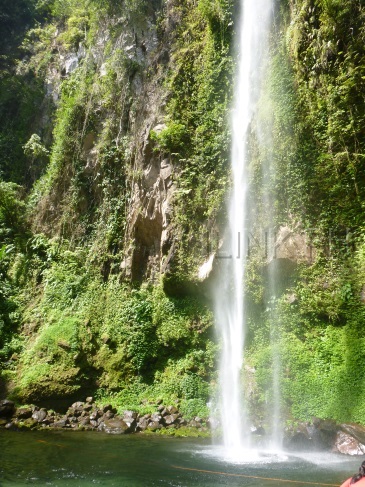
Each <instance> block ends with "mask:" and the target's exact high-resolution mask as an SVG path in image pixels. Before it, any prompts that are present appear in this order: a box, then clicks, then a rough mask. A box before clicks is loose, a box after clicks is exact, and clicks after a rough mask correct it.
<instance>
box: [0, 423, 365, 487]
mask: <svg viewBox="0 0 365 487" xmlns="http://www.w3.org/2000/svg"><path fill="white" fill-rule="evenodd" d="M209 441H210V440H202V439H188V438H173V437H163V436H159V435H125V436H112V435H106V434H104V433H100V434H99V433H98V434H97V433H95V432H65V431H57V432H56V431H29V432H26V433H24V432H20V433H19V432H16V431H4V430H0V445H1V448H0V486H1V487H10V486H11V487H23V486H26V485H28V486H29V485H34V486H37V487H39V486H46V485H49V486H57V487H69V486H70V487H73V486H75V487H86V486H87V487H89V486H90V485H98V486H105V487H109V486H118V487H154V486H169V487H190V486H199V487H215V486H217V487H218V486H230V487H238V486H240V487H242V486H244V487H279V486H280V485H286V486H287V487H295V486H297V485H300V482H305V483H306V484H308V483H309V484H310V483H312V485H313V486H315V485H318V484H319V483H325V484H332V485H334V486H336V485H340V484H341V482H342V481H343V480H344V479H345V478H348V477H349V476H350V475H352V474H354V473H355V472H357V470H358V467H359V464H360V463H361V461H360V460H359V458H351V457H344V456H341V455H334V454H321V455H318V453H312V454H310V453H308V454H298V455H295V454H290V455H283V454H281V455H276V456H274V455H264V454H263V455H262V456H261V458H260V461H259V462H257V461H255V462H251V463H250V462H242V463H237V464H233V463H230V462H226V461H225V460H224V459H222V458H221V457H219V456H217V451H216V449H215V448H213V447H212V446H211V445H210V444H209ZM278 479H280V481H279V480H278ZM282 481H283V482H282ZM291 481H292V482H291Z"/></svg>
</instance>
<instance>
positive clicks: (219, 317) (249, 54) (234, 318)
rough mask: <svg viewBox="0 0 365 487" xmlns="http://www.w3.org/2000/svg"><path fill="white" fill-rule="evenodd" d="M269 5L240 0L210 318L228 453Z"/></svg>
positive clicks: (234, 445) (244, 438)
mask: <svg viewBox="0 0 365 487" xmlns="http://www.w3.org/2000/svg"><path fill="white" fill-rule="evenodd" d="M271 14H272V0H241V14H240V21H239V26H238V35H237V49H238V69H237V74H236V80H235V87H234V105H233V110H232V119H231V124H232V149H231V167H232V180H233V187H232V193H231V199H230V204H229V222H228V223H229V224H228V228H227V231H226V235H225V239H224V241H225V243H224V248H225V250H226V252H225V253H223V252H221V253H220V255H218V257H221V259H220V280H219V282H218V283H217V285H216V289H215V318H216V323H217V328H218V331H219V334H220V337H221V340H222V352H221V360H220V371H219V372H220V373H219V383H220V392H221V404H220V410H221V425H222V429H223V441H224V447H225V449H226V450H227V451H232V452H235V455H237V452H240V451H243V450H245V449H248V448H249V447H250V439H249V436H250V435H249V434H247V433H248V418H247V408H246V406H245V400H244V397H243V393H242V388H241V369H242V365H243V348H244V339H245V327H246V323H245V321H246V320H245V307H244V274H245V262H246V256H247V251H248V237H249V229H248V228H247V222H248V216H249V215H248V214H249V208H250V202H249V201H247V199H248V198H247V194H248V184H249V175H248V163H249V161H248V153H247V145H248V138H249V133H250V124H251V121H252V117H253V115H254V112H255V107H256V104H257V100H258V96H259V93H260V84H261V78H262V62H263V59H264V54H265V52H266V50H267V41H268V33H269V29H270V23H271Z"/></svg>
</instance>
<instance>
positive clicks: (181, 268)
mask: <svg viewBox="0 0 365 487" xmlns="http://www.w3.org/2000/svg"><path fill="white" fill-rule="evenodd" d="M115 3H116V2H105V1H100V0H83V1H79V0H78V1H76V0H67V1H62V0H39V1H31V0H17V1H14V2H11V3H10V4H8V5H6V8H5V10H4V12H3V13H2V14H1V16H0V33H1V34H2V37H3V38H8V39H9V43H8V44H5V45H4V48H1V49H2V50H1V52H0V56H1V57H0V63H1V67H2V74H1V76H0V114H1V116H2V117H1V118H2V120H4V124H3V125H2V127H1V128H0V154H1V158H0V176H1V178H2V179H1V183H0V274H1V285H0V366H1V382H2V384H3V385H4V387H5V383H6V385H7V387H9V390H10V392H11V394H12V395H13V397H15V398H17V399H18V400H19V401H27V402H30V401H35V402H37V401H43V400H46V399H50V398H51V399H57V398H63V397H66V398H71V397H72V398H73V397H75V398H82V397H80V396H84V395H86V394H87V393H89V392H92V393H95V394H96V396H97V398H98V400H99V401H108V402H111V403H112V404H113V405H115V406H116V407H117V408H120V409H123V408H124V409H125V408H131V409H138V410H139V411H141V412H149V411H150V410H152V409H153V407H154V404H155V403H156V401H157V400H159V399H162V400H163V401H164V402H166V403H167V402H173V401H177V400H180V406H179V407H180V409H181V411H182V412H183V413H184V415H185V416H186V417H189V416H190V417H193V416H194V415H200V416H206V415H207V414H208V411H207V407H206V403H207V401H208V398H209V397H210V395H211V394H214V391H215V384H216V358H217V350H218V348H219V345H218V344H216V342H215V339H214V337H213V331H212V321H213V320H212V315H211V312H210V310H209V303H208V302H206V301H205V299H204V298H203V297H202V295H203V294H204V293H203V292H200V291H201V288H200V287H199V283H198V280H197V269H198V266H199V265H201V264H202V263H203V261H204V257H205V256H206V253H207V243H208V241H209V238H210V239H211V235H212V234H219V229H220V228H223V225H224V223H225V220H226V215H225V204H224V203H225V198H226V196H227V191H228V189H229V184H230V175H229V165H228V158H229V144H230V133H229V123H228V111H229V107H230V102H231V98H232V77H233V72H234V60H233V59H234V56H233V37H234V27H235V23H234V20H235V13H236V12H235V6H236V2H234V1H233V0H209V1H208V0H199V1H192V0H184V1H170V2H168V3H167V2H162V1H161V2H160V1H157V0H156V1H153V2H146V1H144V0H124V1H123V2H119V3H118V5H115ZM364 16H365V11H364V8H363V6H362V5H361V2H360V1H359V0H346V1H343V2H339V1H337V0H296V1H294V2H290V5H289V4H288V2H284V1H283V2H280V8H278V10H277V12H276V19H275V22H276V23H277V28H276V29H273V32H272V39H271V56H270V61H269V67H268V76H267V83H265V89H264V91H263V94H262V98H261V100H260V102H259V108H258V112H257V117H256V119H255V120H254V121H253V124H252V140H251V143H250V155H251V169H252V185H251V188H252V190H251V193H252V198H253V200H255V202H256V204H255V210H254V211H253V213H252V215H253V216H252V220H254V221H255V225H253V230H254V231H257V232H258V231H259V227H261V228H262V227H265V226H267V225H269V224H271V223H272V222H273V221H274V223H275V226H276V228H279V227H280V226H283V225H288V226H290V227H291V228H295V229H296V232H297V233H300V232H306V234H307V235H308V236H310V238H311V240H312V243H313V246H314V248H315V251H314V255H313V257H314V258H313V262H311V263H310V264H308V263H302V264H300V265H297V266H296V269H295V272H294V273H293V272H292V271H293V269H292V267H293V266H291V267H290V266H289V267H288V270H287V271H286V272H287V273H288V276H289V277H288V276H287V277H288V278H287V279H285V280H283V279H282V281H283V282H281V283H279V284H280V285H276V287H275V286H274V287H273V286H272V283H271V284H270V276H268V271H267V266H266V263H265V259H263V256H262V251H261V250H262V249H256V250H255V249H253V251H252V252H251V254H250V259H249V262H248V266H247V276H248V279H247V305H248V308H247V309H248V314H249V324H250V326H249V333H248V340H247V346H248V352H247V364H248V365H249V366H251V367H255V373H253V372H252V368H250V369H249V370H250V371H251V372H250V374H251V375H250V377H249V383H250V388H251V403H252V408H253V409H254V411H255V413H256V415H257V416H260V417H261V419H262V420H263V421H265V414H266V413H265V410H266V408H267V404H270V401H271V400H272V391H271V386H270V384H271V379H272V377H271V375H272V374H271V371H272V369H273V367H272V356H273V351H278V354H279V357H280V383H281V389H282V391H283V396H282V403H283V411H284V413H285V418H286V419H308V418H310V417H311V416H313V415H316V416H319V417H323V418H324V417H331V418H334V419H336V420H340V421H342V420H346V421H350V420H351V421H358V422H360V423H364V424H365V411H364V406H363V404H365V398H364V397H363V393H362V387H361V386H362V383H363V379H362V377H363V375H364V373H363V372H364V369H365V362H364V357H363V353H362V349H363V341H364V338H365V332H364V326H363V322H364V318H365V316H364V309H365V308H364V304H363V301H364V285H365V241H364V230H365V222H364V218H363V204H364V203H363V202H364V200H365V194H364V188H365V184H364V183H365V181H364V177H365V169H364V168H365V166H364V157H365V147H364V144H365V139H364V137H363V126H364V125H365V112H364V107H365V103H364V94H363V93H364V79H365V73H364V69H365V48H364V46H365V42H364V41H365V27H364V25H365V23H364V20H365V18H364ZM9 32H12V33H13V35H12V36H11V38H10V36H9ZM45 85H46V88H45ZM46 91H47V93H46ZM156 100H158V105H161V106H155V105H156V103H157V101H156ZM162 122H163V124H162ZM259 122H261V123H262V122H264V123H263V124H262V125H261V129H262V130H263V132H262V133H264V136H265V137H266V139H267V140H268V141H269V142H267V143H266V144H263V143H262V140H261V141H260V140H259V139H260V138H259V137H256V136H255V126H256V125H257V124H258V123H259ZM158 125H160V128H159V129H158V130H157V129H156V130H153V129H154V128H156V126H158ZM262 133H261V138H262ZM166 160H167V161H168V162H169V164H171V166H172V167H173V174H172V176H171V184H173V185H174V186H175V191H174V196H173V200H172V201H171V202H170V204H171V206H172V210H171V213H170V214H169V218H170V219H171V221H169V223H170V227H169V239H167V242H168V244H166V246H167V250H166V249H165V250H164V249H163V250H162V253H161V254H159V255H158V256H157V258H156V259H155V261H154V263H152V264H151V262H152V260H153V259H150V260H148V259H147V260H146V261H147V262H148V265H149V266H150V267H149V268H148V272H147V270H146V269H144V268H143V269H142V268H141V269H140V270H139V271H138V273H136V274H138V278H135V279H134V281H135V282H132V281H133V273H132V281H131V279H130V277H131V276H130V275H128V274H127V273H126V272H125V267H123V265H122V263H124V262H125V261H127V260H128V258H130V256H131V255H135V254H133V252H135V251H136V249H138V251H139V252H140V253H141V255H142V254H143V253H144V254H143V255H145V254H146V253H148V252H149V250H150V249H148V248H147V247H148V245H150V244H147V243H146V242H145V241H143V238H144V235H143V231H142V230H141V229H140V228H138V229H137V230H138V231H139V232H140V233H138V231H137V230H133V224H134V223H133V222H135V221H138V218H142V216H143V218H145V220H144V221H145V222H146V221H147V222H148V219H147V218H146V216H145V213H146V212H145V208H144V207H142V206H141V207H135V206H134V205H135V201H136V199H138V198H137V196H136V195H138V197H140V199H141V201H145V200H146V199H148V198H149V197H150V195H151V192H152V186H153V185H155V181H154V182H153V183H151V184H150V186H148V185H147V183H146V178H147V177H146V176H145V175H146V173H148V170H149V169H148V168H149V166H150V165H152V166H153V165H154V164H155V165H156V164H157V165H158V164H160V162H161V161H166ZM156 161H157V162H156ZM156 181H157V179H156ZM146 185H147V186H146ZM165 189H166V188H164V189H161V187H159V191H160V193H161V194H163V191H165ZM154 197H155V196H154ZM155 199H156V198H155ZM149 210H150V208H148V212H147V214H148V215H151V214H152V213H153V212H152V211H149ZM148 224H149V223H148ZM148 229H150V227H148ZM148 231H149V230H148ZM161 231H162V230H161ZM209 236H210V237H209ZM138 239H139V240H138ZM151 245H152V244H151ZM151 245H150V246H151ZM148 255H149V257H151V255H150V254H148ZM167 256H170V257H171V259H170V261H169V265H168V267H167V268H166V269H164V268H163V266H160V264H161V262H164V259H165V258H167ZM155 257H156V256H155ZM170 257H169V258H170ZM136 262H139V261H138V260H137V261H136ZM161 268H162V269H163V270H164V271H166V272H165V273H164V274H163V275H160V274H161V273H160V270H161ZM289 274H290V275H289ZM278 276H279V274H278V273H276V274H275V279H276V280H278ZM284 281H285V282H284ZM274 295H275V296H274ZM273 336H275V338H276V340H275V342H274V343H273V342H272V340H271V338H272V337H273ZM349 398H351V401H349Z"/></svg>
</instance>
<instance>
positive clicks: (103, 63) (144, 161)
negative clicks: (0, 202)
mask: <svg viewBox="0 0 365 487" xmlns="http://www.w3.org/2000/svg"><path fill="white" fill-rule="evenodd" d="M126 10H127V12H124V13H123V11H122V12H120V15H121V16H120V17H119V16H117V13H115V14H114V15H113V14H110V15H104V17H102V18H101V19H100V22H98V23H97V25H96V29H97V30H96V32H95V33H94V35H93V36H91V37H90V38H88V39H85V40H84V41H83V42H81V43H79V44H78V49H77V51H70V50H67V49H65V46H59V37H60V34H58V36H57V35H55V38H54V39H53V40H52V47H53V49H54V50H55V49H59V52H58V53H57V54H55V55H54V57H53V63H52V65H50V66H47V68H46V73H45V81H46V90H47V96H48V97H50V98H52V100H53V101H54V102H55V104H56V109H57V113H58V114H59V112H60V111H62V107H63V105H67V103H68V102H69V98H70V95H68V94H65V93H63V94H61V92H62V88H61V87H62V85H63V86H64V84H65V83H67V81H68V80H70V82H71V81H72V82H73V83H75V86H76V89H77V90H80V91H82V90H83V89H84V90H85V93H84V96H83V97H82V98H83V99H82V102H83V103H86V107H85V106H78V107H76V109H75V112H76V113H75V115H76V116H77V117H79V120H78V122H76V126H75V127H70V128H71V129H72V130H75V132H76V134H75V135H76V136H75V137H70V138H69V140H59V141H57V136H58V138H59V139H62V135H63V134H59V135H58V134H56V141H55V144H57V143H58V142H59V143H60V145H61V150H62V151H64V152H63V155H61V157H59V159H58V161H57V165H58V166H59V167H58V168H57V169H58V171H57V173H56V175H55V176H53V177H52V184H51V185H49V186H48V187H46V188H45V190H44V191H42V192H41V193H40V195H39V196H38V203H37V208H36V211H35V223H34V228H35V229H36V230H37V231H44V232H45V233H47V234H50V235H51V234H52V235H54V234H55V233H59V234H60V235H61V236H66V237H71V238H73V237H76V238H78V239H80V238H81V239H82V238H84V237H85V234H86V233H87V232H89V231H90V230H89V229H87V230H86V229H82V228H77V227H78V226H79V225H78V223H77V220H79V219H80V213H81V214H83V213H88V212H93V209H92V206H93V205H95V202H93V201H91V200H92V199H94V200H96V204H97V205H98V206H99V207H103V205H104V204H107V203H106V202H105V200H106V199H107V198H108V197H109V194H106V193H104V194H103V189H102V188H103V186H105V184H109V186H113V183H114V186H115V187H114V188H111V191H113V192H114V193H116V194H119V199H120V202H119V203H122V204H123V205H124V208H122V209H119V213H121V212H124V215H123V219H124V228H123V229H120V230H121V232H120V235H119V236H118V237H117V239H118V240H119V241H118V242H117V246H118V248H119V250H120V251H121V252H122V258H121V261H120V269H121V271H122V274H123V275H124V277H125V278H127V279H131V280H133V281H143V280H152V281H154V280H156V279H157V278H158V276H159V274H160V272H161V270H162V268H163V266H162V256H163V255H165V256H166V255H167V254H168V253H169V249H170V247H171V245H172V233H173V232H172V226H171V213H172V211H173V210H172V206H173V195H174V189H175V188H176V185H174V183H173V178H174V167H173V164H172V161H171V158H169V157H166V156H164V155H163V154H162V153H161V152H160V151H158V150H156V144H155V143H154V142H153V140H152V139H151V130H153V131H154V133H155V134H157V135H158V134H159V133H160V132H161V131H163V130H164V129H165V128H166V125H164V120H165V117H166V113H165V105H166V99H167V97H168V90H167V88H166V86H165V85H164V83H165V81H166V75H167V73H168V70H169V69H171V68H170V66H169V56H170V53H169V50H170V49H171V43H172V42H173V40H174V35H173V28H174V22H176V14H175V13H174V6H173V2H170V3H169V4H168V5H167V6H166V7H165V8H164V9H163V8H162V6H161V5H160V4H159V2H155V3H152V4H149V5H148V6H145V7H143V8H142V10H141V11H140V10H138V8H136V9H132V10H130V11H128V9H126ZM158 15H159V16H162V18H159V23H160V26H159V28H160V31H161V32H160V34H159V36H158V33H157V25H156V22H157V16H158ZM61 35H62V34H61ZM87 76H90V77H91V80H89V81H88V86H87V89H85V87H83V86H82V84H83V83H86V80H85V78H86V77H87ZM106 84H108V86H107V88H105V85H106ZM103 95H104V98H103ZM80 101H81V100H80ZM61 116H62V115H61ZM91 117H92V118H93V120H92V122H90V118H91ZM73 123H74V122H73V121H71V124H73ZM107 131H109V133H108V134H106V132H107ZM106 137H107V139H108V140H105V138H106ZM108 146H109V147H110V146H112V150H114V152H115V153H118V156H119V160H118V161H117V162H118V163H119V164H120V166H119V168H118V164H116V167H115V171H120V173H123V179H124V181H123V183H124V188H120V187H119V188H118V181H115V180H114V181H113V180H110V181H108V182H107V183H106V181H105V180H106V178H107V176H109V175H107V174H106V173H107V172H108V167H105V166H106V165H107V164H108V162H109V161H105V151H106V150H108V148H109V147H108ZM66 151H67V152H68V153H69V154H68V156H67V152H66ZM72 152H73V154H72ZM54 158H56V156H54ZM51 164H52V163H51ZM54 165H56V164H55V163H54ZM75 166H77V177H78V178H81V179H84V180H86V188H83V189H80V187H77V185H76V181H75V177H76V171H75V169H76V168H75ZM123 190H124V194H123ZM75 192H76V195H75ZM71 193H73V198H75V197H76V199H77V200H78V201H77V206H76V207H75V206H74V205H73V204H72V202H71V201H70V199H71ZM116 203H117V202H116ZM117 204H118V203H117ZM69 210H71V214H72V213H73V215H72V216H71V219H73V220H74V225H70V222H65V221H64V218H65V215H64V214H65V213H67V212H68V211H69ZM110 211H113V210H112V209H110ZM68 217H69V215H67V218H68ZM98 217H99V215H97V216H96V218H95V216H94V215H93V216H92V217H91V218H90V220H89V222H90V223H91V225H94V226H95V225H98V222H97V219H98ZM67 227H68V228H67ZM166 264H167V263H166V259H165V263H164V265H165V266H166ZM106 267H108V263H106ZM106 272H107V270H106Z"/></svg>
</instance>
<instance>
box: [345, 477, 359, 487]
mask: <svg viewBox="0 0 365 487" xmlns="http://www.w3.org/2000/svg"><path fill="white" fill-rule="evenodd" d="M351 479H352V477H350V478H349V479H347V480H345V482H344V483H343V484H342V485H341V487H349V486H350V485H351V486H352V485H355V487H365V477H363V478H362V479H360V480H358V481H357V482H355V483H354V484H350V482H351Z"/></svg>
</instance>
